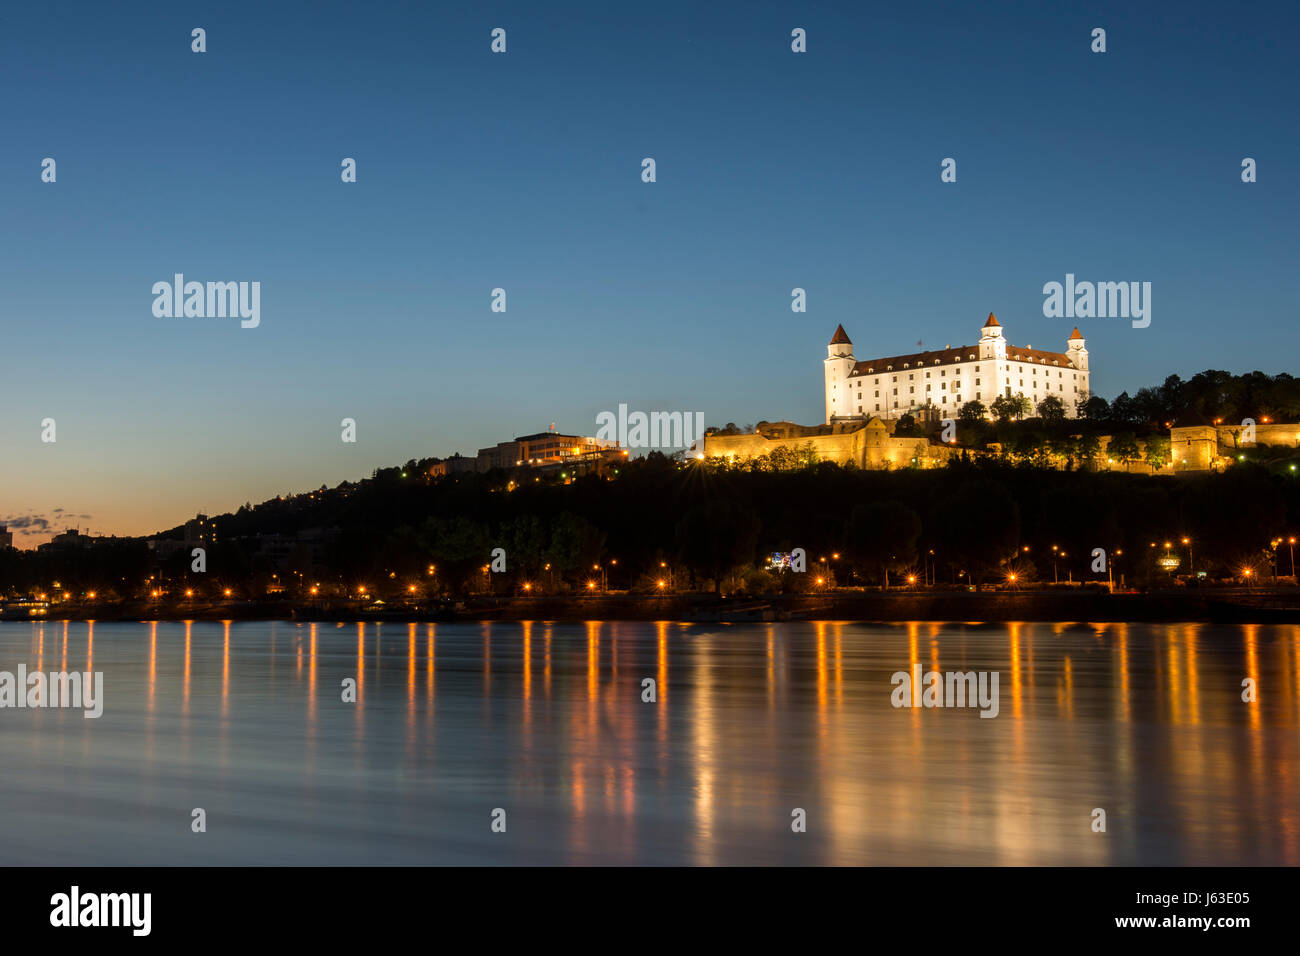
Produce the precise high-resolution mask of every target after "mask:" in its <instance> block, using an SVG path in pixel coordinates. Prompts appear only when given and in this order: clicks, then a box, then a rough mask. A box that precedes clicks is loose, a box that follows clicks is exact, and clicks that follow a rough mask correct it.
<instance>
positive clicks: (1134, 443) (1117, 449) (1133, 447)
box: [1106, 432, 1142, 469]
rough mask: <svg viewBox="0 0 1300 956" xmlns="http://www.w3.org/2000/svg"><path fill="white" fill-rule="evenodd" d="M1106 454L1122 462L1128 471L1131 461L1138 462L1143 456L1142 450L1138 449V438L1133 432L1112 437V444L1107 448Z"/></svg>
mask: <svg viewBox="0 0 1300 956" xmlns="http://www.w3.org/2000/svg"><path fill="white" fill-rule="evenodd" d="M1106 454H1107V456H1108V457H1110V458H1114V459H1116V460H1117V461H1119V462H1121V463H1122V464H1123V465H1124V467H1125V468H1126V469H1127V468H1128V464H1129V462H1131V461H1136V460H1137V458H1138V456H1139V455H1141V454H1142V449H1141V448H1139V447H1138V440H1137V436H1136V435H1134V434H1133V433H1132V432H1120V433H1119V434H1117V435H1114V436H1112V437H1111V440H1110V444H1109V445H1108V446H1107V447H1106Z"/></svg>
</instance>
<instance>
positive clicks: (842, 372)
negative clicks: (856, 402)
mask: <svg viewBox="0 0 1300 956" xmlns="http://www.w3.org/2000/svg"><path fill="white" fill-rule="evenodd" d="M856 364H857V361H856V360H855V359H854V358H853V343H852V342H851V341H849V336H848V334H847V333H846V332H845V331H844V326H842V325H837V326H835V334H834V335H833V336H831V341H830V344H829V345H827V346H826V421H827V423H829V422H830V421H831V419H832V418H834V417H835V416H836V415H847V414H849V411H850V408H851V407H852V406H851V405H850V399H849V387H848V384H847V380H848V377H849V373H850V372H852V371H853V366H854V365H856Z"/></svg>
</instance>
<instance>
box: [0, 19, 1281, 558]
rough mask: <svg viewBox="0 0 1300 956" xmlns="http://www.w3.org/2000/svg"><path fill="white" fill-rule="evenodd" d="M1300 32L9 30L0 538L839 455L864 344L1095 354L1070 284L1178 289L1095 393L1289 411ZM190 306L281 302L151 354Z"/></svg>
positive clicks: (243, 22)
mask: <svg viewBox="0 0 1300 956" xmlns="http://www.w3.org/2000/svg"><path fill="white" fill-rule="evenodd" d="M194 27H203V28H204V29H206V31H207V52H206V53H202V54H196V53H193V52H191V49H190V47H191V36H190V31H191V30H192V28H194ZM494 27H502V28H504V29H505V30H506V31H507V52H506V53H505V54H499V55H494V54H493V53H492V52H491V51H490V49H489V46H490V41H491V37H490V32H491V30H492V29H493V28H494ZM795 27H802V28H804V29H805V30H806V31H807V37H808V39H807V46H808V52H807V53H804V54H795V53H793V52H791V49H790V43H791V40H790V32H791V30H792V29H794V28H795ZM1094 27H1103V28H1105V29H1106V31H1107V52H1106V53H1104V54H1094V53H1092V52H1091V50H1090V43H1091V37H1090V34H1091V31H1092V29H1093V28H1094ZM1297 35H1300V14H1298V13H1297V7H1296V5H1295V4H1290V3H1287V4H1283V3H1276V4H1261V5H1252V6H1250V7H1248V8H1243V7H1241V6H1239V5H1233V4H1228V3H1221V4H1205V3H1179V4H1133V3H1127V2H1126V3H1113V4H1108V3H1092V4H1086V5H1082V4H1081V5H1077V6H1076V8H1075V9H1073V10H1067V9H1066V5H1065V4H1060V3H1040V2H1025V3H987V4H984V3H981V4H970V3H964V2H963V3H951V4H948V3H922V2H902V3H896V4H860V3H848V2H845V3H816V4H777V3H734V4H725V3H719V4H704V3H698V2H688V3H663V2H656V3H653V4H635V3H608V2H599V3H590V4H563V3H535V2H530V3H519V4H491V3H483V4H479V3H460V4H446V3H436V4H435V3H371V4H359V3H352V4H339V3H328V2H318V0H314V2H311V3H284V2H276V3H249V4H240V3H232V4H189V3H174V2H167V3H129V4H104V3H102V2H95V3H85V4H75V3H60V4H10V5H8V6H6V8H5V11H4V13H3V15H2V16H0V136H2V137H3V143H4V148H3V149H2V150H0V208H2V209H3V227H0V228H3V235H4V237H5V242H4V263H5V268H4V269H3V270H0V316H2V319H0V321H2V323H3V325H2V333H3V339H2V340H0V341H3V347H2V348H0V522H4V521H6V520H7V521H8V522H9V524H10V525H11V526H17V528H18V529H19V530H20V531H22V530H26V531H36V530H40V529H42V528H46V529H47V530H48V531H53V530H59V529H62V528H64V527H68V526H74V525H80V526H81V527H82V528H83V529H86V528H89V529H90V530H91V531H92V532H94V533H105V534H144V533H150V532H153V531H157V530H159V529H162V528H166V527H171V526H173V525H175V524H177V523H179V522H180V521H182V520H184V519H185V518H186V517H188V516H191V515H192V514H193V513H195V512H197V511H204V512H207V513H220V512H224V511H227V510H231V509H233V508H236V507H238V506H239V505H240V504H242V503H243V502H245V501H254V502H256V501H259V500H263V499H265V498H267V497H271V496H273V495H275V494H278V493H282V492H290V491H301V490H305V489H308V488H312V487H318V486H320V485H321V484H323V483H324V484H330V485H333V484H336V483H337V482H339V481H341V480H344V479H358V478H362V477H365V476H367V475H369V474H370V472H371V471H372V470H373V469H374V468H375V467H377V466H384V465H390V464H398V463H401V462H402V461H405V460H406V459H409V458H419V457H426V456H430V455H447V454H450V453H452V452H455V451H461V452H464V453H467V454H473V453H474V451H475V450H476V449H477V448H479V447H480V446H485V445H489V444H494V443H495V442H497V441H501V440H506V439H509V438H511V437H513V436H514V435H518V434H527V433H529V432H536V431H541V430H544V429H545V428H546V427H548V426H549V425H550V423H551V422H553V421H554V422H556V424H557V426H558V428H559V429H560V430H561V431H569V432H578V433H583V434H592V433H593V432H594V429H595V417H596V415H597V413H598V412H600V411H602V410H606V409H611V410H612V409H616V408H617V407H618V404H619V403H620V402H626V403H627V404H628V405H629V407H630V408H632V409H644V410H647V411H650V410H656V409H662V410H668V409H676V410H682V411H702V412H703V413H704V418H705V420H706V422H708V423H709V424H724V423H726V422H728V421H734V422H736V423H737V424H750V423H753V422H756V421H758V420H760V419H768V420H777V419H790V420H794V421H797V422H801V423H808V424H812V423H816V422H819V421H821V420H822V419H823V416H824V408H823V390H822V359H823V358H824V357H825V354H826V352H825V345H826V343H827V341H828V340H829V338H830V336H831V333H832V332H833V331H834V328H835V325H836V323H840V322H842V323H843V324H844V326H845V328H846V329H847V330H848V332H849V334H850V336H851V337H852V338H853V341H854V344H855V347H856V350H857V354H858V356H859V357H861V358H866V357H870V356H873V355H885V354H896V353H899V352H908V351H914V350H915V347H916V343H917V341H918V340H923V341H924V342H925V346H926V347H927V348H936V347H942V346H944V345H947V344H953V345H956V344H968V343H972V342H974V341H975V340H976V339H977V338H978V334H979V329H980V326H981V325H982V324H983V322H984V319H985V317H986V316H987V314H988V313H989V312H995V313H996V314H997V315H998V317H999V319H1000V320H1001V321H1002V323H1003V325H1004V326H1005V327H1006V331H1007V335H1008V338H1009V339H1010V340H1011V341H1012V342H1013V343H1015V344H1017V345H1025V344H1029V345H1033V346H1035V347H1037V348H1051V349H1058V350H1063V349H1064V347H1065V340H1066V337H1067V336H1068V334H1069V332H1070V327H1071V326H1072V325H1073V324H1075V323H1074V321H1072V320H1069V319H1047V318H1045V317H1044V316H1043V308H1042V307H1043V294H1042V287H1043V284H1044V283H1045V282H1049V281H1052V280H1056V281H1061V280H1063V279H1064V276H1065V274H1066V273H1067V272H1072V273H1074V274H1076V276H1078V277H1079V279H1090V280H1093V281H1133V280H1136V281H1149V282H1151V283H1152V287H1153V291H1152V323H1151V325H1150V327H1149V328H1146V329H1134V328H1132V327H1131V325H1130V323H1129V322H1128V321H1126V320H1123V319H1093V320H1090V321H1080V322H1079V323H1078V324H1079V325H1080V326H1081V328H1082V330H1083V333H1084V335H1085V336H1086V338H1087V344H1088V349H1089V352H1090V354H1091V360H1092V368H1093V389H1094V392H1095V393H1097V394H1100V395H1103V396H1105V397H1108V398H1110V397H1113V396H1114V395H1116V394H1117V393H1119V392H1120V391H1121V390H1125V389H1127V390H1129V391H1133V390H1135V389H1136V388H1138V387H1141V386H1143V385H1147V384H1156V383H1158V382H1160V381H1161V380H1163V378H1164V377H1165V376H1166V375H1167V374H1169V373H1172V372H1176V373H1179V374H1182V375H1184V376H1186V375H1190V374H1193V373H1195V372H1197V371H1199V370H1201V369H1203V368H1206V367H1217V368H1224V369H1228V370H1230V371H1233V372H1242V371H1249V370H1252V369H1261V370H1263V371H1266V372H1269V373H1274V372H1278V371H1284V370H1286V371H1291V372H1296V371H1297V369H1296V367H1295V366H1296V362H1295V357H1296V356H1297V354H1300V322H1298V321H1297V319H1298V318H1300V317H1298V316H1297V314H1296V305H1295V303H1296V302H1297V293H1298V292H1300V288H1298V287H1300V270H1298V269H1297V268H1296V255H1297V242H1296V236H1297V232H1296V230H1297V222H1298V221H1300V202H1298V201H1297V198H1298V191H1300V175H1298V172H1297V164H1298V163H1300V134H1298V133H1297V121H1296V116H1297V111H1296V110H1297V104H1296V91H1297V88H1298V84H1297V80H1298V79H1300V67H1297V58H1296V56H1295V52H1294V44H1295V38H1296V36H1297ZM647 156H648V157H653V158H654V159H655V160H656V163H657V179H658V181H657V182H655V183H653V184H647V183H643V182H642V181H641V160H642V158H643V157H647ZM1247 156H1249V157H1252V158H1254V159H1255V160H1256V161H1257V163H1258V182H1256V183H1253V184H1249V185H1248V184H1243V183H1242V182H1241V175H1240V174H1241V161H1242V159H1243V157H1247ZM45 157H52V158H54V159H55V160H56V162H57V182H55V183H52V184H51V183H43V182H42V181H41V176H40V174H41V161H42V160H43V159H44V158H45ZM344 157H353V158H355V159H356V161H357V179H358V181H357V182H356V183H355V184H344V183H342V182H341V181H340V163H341V161H342V159H343V158H344ZM945 157H952V158H954V159H956V160H957V182H956V183H941V182H940V175H939V174H940V161H941V160H942V159H943V158H945ZM176 272H182V273H184V274H185V276H186V278H187V279H192V280H199V281H209V280H211V281H232V280H233V281H239V280H242V281H253V280H256V281H259V282H261V284H262V286H261V289H262V291H261V325H260V327H259V328H256V329H242V328H240V325H239V322H238V320H237V319H197V318H188V319H187V318H179V319H178V318H172V319H160V318H156V317H155V316H154V315H153V311H152V304H153V295H152V293H151V288H152V286H153V283H155V282H158V281H170V280H171V278H172V275H173V274H174V273H176ZM796 286H798V287H802V288H804V289H806V290H807V296H808V311H807V312H806V313H803V314H795V313H793V312H792V311H791V309H790V292H791V289H792V288H794V287H796ZM495 287H502V288H505V289H506V292H507V302H508V311H507V312H506V313H504V314H495V313H492V312H491V311H490V308H489V306H490V292H491V290H492V289H493V288H495ZM47 417H48V418H54V419H55V421H56V423H57V442H55V443H54V444H48V443H43V442H42V441H41V421H42V419H44V418H47ZM344 417H351V418H354V419H356V421H357V423H358V441H357V443H355V444H345V443H343V442H341V441H340V438H339V435H340V426H339V423H340V420H341V419H342V418H344ZM42 522H45V523H46V524H42ZM47 536H48V535H47V534H28V535H22V534H20V535H19V536H18V537H17V540H16V544H18V545H19V546H20V547H22V546H26V547H30V546H32V545H34V544H36V543H38V542H39V541H41V540H45V538H46V537H47Z"/></svg>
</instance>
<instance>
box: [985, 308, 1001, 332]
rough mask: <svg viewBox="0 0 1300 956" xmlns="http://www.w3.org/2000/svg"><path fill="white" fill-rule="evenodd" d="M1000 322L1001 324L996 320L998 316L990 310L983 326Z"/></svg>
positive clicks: (986, 326)
mask: <svg viewBox="0 0 1300 956" xmlns="http://www.w3.org/2000/svg"><path fill="white" fill-rule="evenodd" d="M1001 324H1002V323H1001V322H999V321H998V317H997V316H996V315H994V314H993V313H992V312H990V313H989V320H988V321H987V322H985V323H984V328H986V329H987V328H988V327H989V326H995V325H1001Z"/></svg>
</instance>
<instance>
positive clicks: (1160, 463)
mask: <svg viewBox="0 0 1300 956" xmlns="http://www.w3.org/2000/svg"><path fill="white" fill-rule="evenodd" d="M1143 457H1144V458H1146V462H1147V464H1148V465H1150V466H1151V467H1152V469H1154V470H1155V471H1159V470H1160V469H1161V468H1163V467H1165V465H1167V464H1169V439H1168V438H1166V437H1165V436H1164V435H1150V436H1148V437H1147V447H1146V453H1145V455H1144V456H1143Z"/></svg>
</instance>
